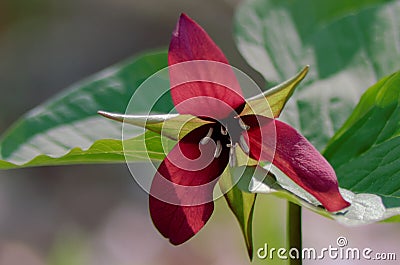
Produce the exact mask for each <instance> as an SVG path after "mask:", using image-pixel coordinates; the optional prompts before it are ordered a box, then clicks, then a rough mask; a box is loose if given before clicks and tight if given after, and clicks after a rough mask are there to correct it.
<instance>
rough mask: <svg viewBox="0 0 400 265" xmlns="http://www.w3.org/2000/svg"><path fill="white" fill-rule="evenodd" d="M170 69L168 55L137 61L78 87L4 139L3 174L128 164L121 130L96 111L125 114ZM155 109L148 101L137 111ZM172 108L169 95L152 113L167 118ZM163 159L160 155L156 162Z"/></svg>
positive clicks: (26, 118)
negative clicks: (141, 90) (144, 86)
mask: <svg viewBox="0 0 400 265" xmlns="http://www.w3.org/2000/svg"><path fill="white" fill-rule="evenodd" d="M166 66H167V56H166V53H165V52H159V53H153V54H147V55H142V56H138V57H137V58H135V59H131V60H127V61H126V62H123V63H120V64H117V65H115V66H113V67H110V68H107V69H105V70H103V71H101V72H100V73H98V74H95V75H94V76H92V77H90V78H87V79H86V80H84V81H82V82H79V83H77V84H75V85H73V86H72V87H70V88H69V89H67V90H65V91H64V92H62V93H61V94H59V95H57V96H55V97H54V98H52V99H50V100H48V101H47V102H45V103H44V104H42V105H40V106H38V107H36V108H35V109H33V110H31V111H30V112H28V113H27V114H26V115H25V116H23V117H22V118H21V119H20V120H19V121H17V122H16V123H15V124H14V125H13V126H12V127H11V128H10V129H9V130H8V131H7V132H6V133H4V135H3V137H2V140H1V141H0V154H1V155H0V157H1V158H2V160H3V161H0V168H10V167H15V166H38V165H58V164H70V163H89V162H90V163H104V162H122V161H125V159H124V157H123V152H122V151H123V148H122V143H121V132H122V129H121V124H119V123H118V122H115V121H111V120H107V119H105V118H104V117H101V116H100V115H98V114H97V111H98V110H106V111H111V112H119V113H124V112H125V108H126V106H127V104H128V102H129V99H130V98H131V96H132V94H133V93H134V92H135V91H136V89H137V88H138V87H139V86H140V84H141V83H142V82H143V81H144V80H146V79H147V78H148V77H149V76H151V75H152V74H154V73H155V72H157V71H158V70H160V69H162V68H164V67H166ZM146 93H148V94H147V95H149V98H153V97H154V95H152V93H153V94H154V93H156V92H155V91H151V90H148V91H146ZM153 103H154V102H148V101H147V99H146V97H143V98H142V99H141V102H140V103H138V106H136V109H138V110H140V108H141V106H143V109H146V107H147V106H148V105H152V104H153ZM172 108H173V104H172V100H171V99H170V97H169V95H168V94H167V95H166V96H164V97H162V98H161V99H160V100H159V102H158V104H156V105H155V107H154V108H153V110H154V111H157V112H160V113H167V112H169V111H170V110H171V109H172ZM131 131H132V137H134V136H137V135H140V134H142V133H143V130H142V129H137V130H135V128H133V129H132V130H131ZM143 137H144V136H138V138H136V139H134V140H132V141H133V142H135V141H138V140H140V139H143ZM150 143H151V141H150ZM150 145H151V144H150ZM151 146H154V145H151ZM143 151H144V150H143V149H140V148H139V149H137V152H136V153H135V152H133V153H132V154H130V155H131V158H132V159H134V158H135V157H137V158H138V159H139V158H141V154H139V153H140V152H143ZM150 151H152V150H150ZM161 157H162V155H160V154H159V153H158V151H157V152H155V153H154V156H153V157H152V158H154V159H160V158H161Z"/></svg>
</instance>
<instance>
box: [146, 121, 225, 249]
mask: <svg viewBox="0 0 400 265" xmlns="http://www.w3.org/2000/svg"><path fill="white" fill-rule="evenodd" d="M210 127H211V126H210V125H204V126H202V127H200V128H197V129H195V130H194V131H192V132H190V133H189V134H188V135H186V136H185V137H184V138H183V139H182V140H181V141H180V142H179V143H178V144H177V145H176V146H175V147H174V148H173V149H172V151H171V152H170V153H169V154H168V156H167V157H166V158H165V159H164V161H163V162H162V163H161V165H160V167H159V168H158V171H157V173H156V175H155V177H154V179H153V182H152V186H151V190H150V198H149V208H150V215H151V218H152V220H153V223H154V225H155V226H156V227H157V229H158V230H159V231H160V233H161V234H162V235H163V236H164V237H166V238H169V240H170V242H171V243H172V244H175V245H178V244H181V243H184V242H185V241H187V240H188V239H190V238H191V237H192V236H194V235H195V234H196V233H197V232H198V231H199V230H200V229H201V228H202V227H203V226H204V225H205V223H206V222H207V221H208V219H209V218H210V216H211V214H212V212H213V209H214V203H213V201H212V200H213V197H212V195H213V189H214V186H215V184H216V182H217V180H218V177H219V176H220V175H221V174H222V172H223V171H224V169H225V167H226V165H227V162H228V150H227V148H224V149H223V150H222V152H221V154H220V155H219V156H218V158H214V152H215V144H214V142H213V141H209V142H208V143H206V144H203V145H202V144H199V141H200V140H201V139H202V138H203V137H204V136H205V135H206V134H207V132H208V131H209V128H210Z"/></svg>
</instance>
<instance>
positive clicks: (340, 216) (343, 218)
mask: <svg viewBox="0 0 400 265" xmlns="http://www.w3.org/2000/svg"><path fill="white" fill-rule="evenodd" d="M237 171H238V172H243V173H241V178H240V181H239V183H238V185H237V186H238V187H239V188H240V189H241V190H242V191H243V192H250V193H262V194H270V195H273V196H277V197H279V198H283V199H286V200H289V201H291V202H293V203H296V204H298V205H300V206H303V207H305V208H307V209H309V210H311V211H313V212H315V213H318V214H320V215H322V216H325V217H328V218H330V219H334V220H336V221H338V222H339V223H342V224H345V225H349V226H354V225H364V224H370V223H375V222H378V221H383V220H386V219H388V218H391V217H392V220H390V219H388V220H389V221H395V219H394V218H393V217H394V216H396V215H399V214H400V207H396V208H390V209H388V208H386V207H385V205H384V204H383V202H382V199H381V197H379V196H377V195H375V194H369V193H359V194H355V193H353V192H352V191H349V190H346V189H340V192H341V194H342V196H343V198H344V199H345V200H347V201H349V202H350V203H351V206H350V207H348V208H347V209H344V210H343V211H341V212H338V213H330V212H328V211H325V210H324V209H323V208H321V205H320V203H319V202H318V201H317V200H316V199H315V198H314V197H313V196H312V195H310V194H309V193H308V192H306V191H305V190H304V189H302V188H301V187H300V186H298V185H297V184H296V183H294V182H293V181H292V180H291V179H290V178H288V177H287V176H286V175H285V174H284V173H282V172H281V171H280V170H279V169H277V168H276V167H272V171H273V175H272V174H271V173H268V171H267V170H265V169H263V168H261V167H247V168H246V169H245V170H244V171H243V170H237ZM237 177H238V176H235V178H237Z"/></svg>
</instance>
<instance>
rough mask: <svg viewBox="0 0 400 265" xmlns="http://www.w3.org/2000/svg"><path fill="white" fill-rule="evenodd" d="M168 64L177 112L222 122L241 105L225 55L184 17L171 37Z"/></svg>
mask: <svg viewBox="0 0 400 265" xmlns="http://www.w3.org/2000/svg"><path fill="white" fill-rule="evenodd" d="M199 60H202V61H199ZM183 62H185V63H184V64H179V63H183ZM168 64H169V66H170V68H169V72H170V80H171V88H172V89H171V95H172V99H173V101H174V104H175V106H176V109H177V110H178V112H179V113H182V114H192V115H195V116H198V117H199V116H207V117H212V118H215V119H222V118H225V117H227V116H228V115H229V114H230V113H231V112H232V109H235V110H237V109H238V108H240V107H241V106H242V105H243V104H244V102H245V101H244V99H243V96H242V95H243V94H242V90H241V88H240V85H239V82H238V81H237V79H236V76H235V74H234V72H233V70H232V68H231V66H229V63H228V60H227V59H226V57H225V55H224V54H223V53H222V51H221V50H220V48H219V47H218V46H217V45H216V44H215V43H214V42H213V41H212V39H211V38H210V36H209V35H208V34H207V33H206V32H205V31H204V29H202V28H201V27H200V26H199V25H198V24H197V23H196V22H194V21H193V20H192V19H191V18H189V17H188V16H186V15H185V14H182V15H181V17H180V19H179V21H178V24H177V26H176V29H175V31H174V32H173V34H172V38H171V42H170V46H169V52H168Z"/></svg>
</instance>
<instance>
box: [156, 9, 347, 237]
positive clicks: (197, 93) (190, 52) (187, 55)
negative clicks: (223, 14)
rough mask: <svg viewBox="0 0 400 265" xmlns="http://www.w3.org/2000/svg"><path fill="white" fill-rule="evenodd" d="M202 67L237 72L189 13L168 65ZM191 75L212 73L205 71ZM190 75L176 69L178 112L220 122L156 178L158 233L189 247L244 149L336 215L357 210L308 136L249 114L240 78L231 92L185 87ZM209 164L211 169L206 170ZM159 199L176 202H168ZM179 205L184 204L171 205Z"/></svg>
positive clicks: (191, 138) (189, 141)
mask: <svg viewBox="0 0 400 265" xmlns="http://www.w3.org/2000/svg"><path fill="white" fill-rule="evenodd" d="M194 60H207V61H215V62H220V63H223V64H226V65H229V63H228V60H227V59H226V57H225V55H224V54H223V53H222V51H221V50H220V49H219V47H218V46H217V45H216V44H215V43H214V42H213V41H212V40H211V38H210V37H209V36H208V34H207V33H206V32H205V31H204V30H203V29H202V28H201V27H200V26H199V25H198V24H197V23H196V22H194V21H193V20H192V19H190V18H189V17H188V16H186V15H185V14H182V15H181V17H180V19H179V22H178V24H177V26H176V29H175V31H174V32H173V34H172V39H171V42H170V47H169V53H168V63H169V66H173V65H175V64H179V63H183V62H188V61H194ZM199 68H202V67H201V66H200V67H199ZM171 69H173V68H171ZM179 69H180V68H179ZM191 71H197V72H202V73H204V72H206V71H207V72H212V70H211V69H205V67H204V69H195V70H193V69H192V70H190V71H189V72H191ZM183 75H185V73H182V70H180V71H175V70H170V79H171V87H172V88H171V95H172V99H173V102H174V104H175V106H176V109H177V110H178V112H179V113H180V114H191V115H194V116H197V117H200V118H203V119H206V120H208V121H212V122H211V123H210V124H206V125H203V126H201V127H199V128H197V129H195V130H193V131H192V132H190V133H189V134H187V135H186V136H185V137H184V138H183V139H181V140H180V141H179V142H178V144H177V145H176V146H175V147H174V148H173V149H172V151H171V152H170V153H169V154H168V155H167V157H166V158H165V160H164V161H163V162H162V163H161V165H160V167H159V168H158V172H157V174H156V176H155V178H154V179H153V183H152V188H151V192H150V194H151V195H150V201H149V203H150V214H151V217H152V220H153V222H154V224H155V226H156V227H157V229H158V230H159V231H160V232H161V234H163V236H165V237H166V238H169V240H170V242H171V243H172V244H176V245H177V244H181V243H183V242H185V241H187V240H188V239H189V238H191V237H192V236H193V235H195V234H196V233H197V232H198V231H199V230H200V229H201V228H202V227H203V226H204V225H205V223H206V222H207V220H208V219H209V218H210V216H211V214H212V212H213V209H214V204H213V201H212V194H213V188H214V185H215V184H216V181H217V180H218V177H219V176H220V175H221V174H222V173H223V171H224V169H225V167H226V166H227V165H228V163H229V164H230V165H231V166H234V165H235V164H236V161H235V159H236V156H235V148H237V146H239V147H240V148H241V149H242V150H243V152H244V153H246V154H248V155H249V156H250V157H251V158H253V159H255V160H257V161H270V162H272V163H273V164H274V165H275V166H276V167H278V168H279V169H280V170H281V171H282V172H284V173H285V174H286V175H287V176H289V177H290V178H291V179H292V180H293V181H295V182H296V183H297V184H298V185H300V186H301V187H302V188H304V189H305V190H306V191H308V192H309V193H311V194H312V195H314V197H316V198H317V199H318V200H319V201H320V202H321V203H322V204H323V206H324V207H325V208H326V209H327V210H328V211H338V210H341V209H343V208H345V207H347V206H349V203H348V202H347V201H345V200H344V199H343V198H342V196H341V195H340V193H339V190H338V183H337V179H336V175H335V172H334V170H333V169H332V167H331V166H330V164H329V163H328V162H327V161H326V160H325V159H324V158H323V157H322V156H321V154H320V153H319V152H318V151H317V150H316V149H315V148H314V147H313V146H312V145H311V144H310V143H309V142H308V141H307V140H306V139H305V138H304V137H303V136H302V135H301V134H299V133H298V132H297V131H296V130H295V129H293V128H292V127H290V126H289V125H287V124H285V123H283V122H281V121H278V120H274V119H271V118H268V117H263V116H259V115H241V112H242V110H243V109H244V106H245V103H246V101H245V99H244V98H243V94H242V91H241V88H240V86H239V84H238V82H237V81H236V79H235V76H234V74H233V72H231V73H229V71H227V73H224V77H225V78H226V80H230V81H229V82H230V87H229V88H228V87H226V86H223V85H219V84H215V83H210V82H201V81H199V82H189V83H185V82H180V81H179V80H181V79H182V76H183ZM186 75H187V72H186ZM200 75H201V74H200ZM175 84H179V85H175ZM271 135H275V137H272V138H273V139H271ZM275 141H276V143H275ZM274 151H275V153H274ZM205 161H206V162H208V163H203V162H205ZM202 164H204V165H202ZM199 167H200V168H199ZM188 187H199V188H193V189H190V188H189V189H188ZM159 195H161V197H164V198H167V197H168V199H167V200H160V199H159V198H160V196H159ZM171 197H173V198H171ZM171 201H174V202H179V203H169V202H171ZM202 201H203V202H206V203H201V202H202ZM196 202H199V203H200V204H197V203H196Z"/></svg>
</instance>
